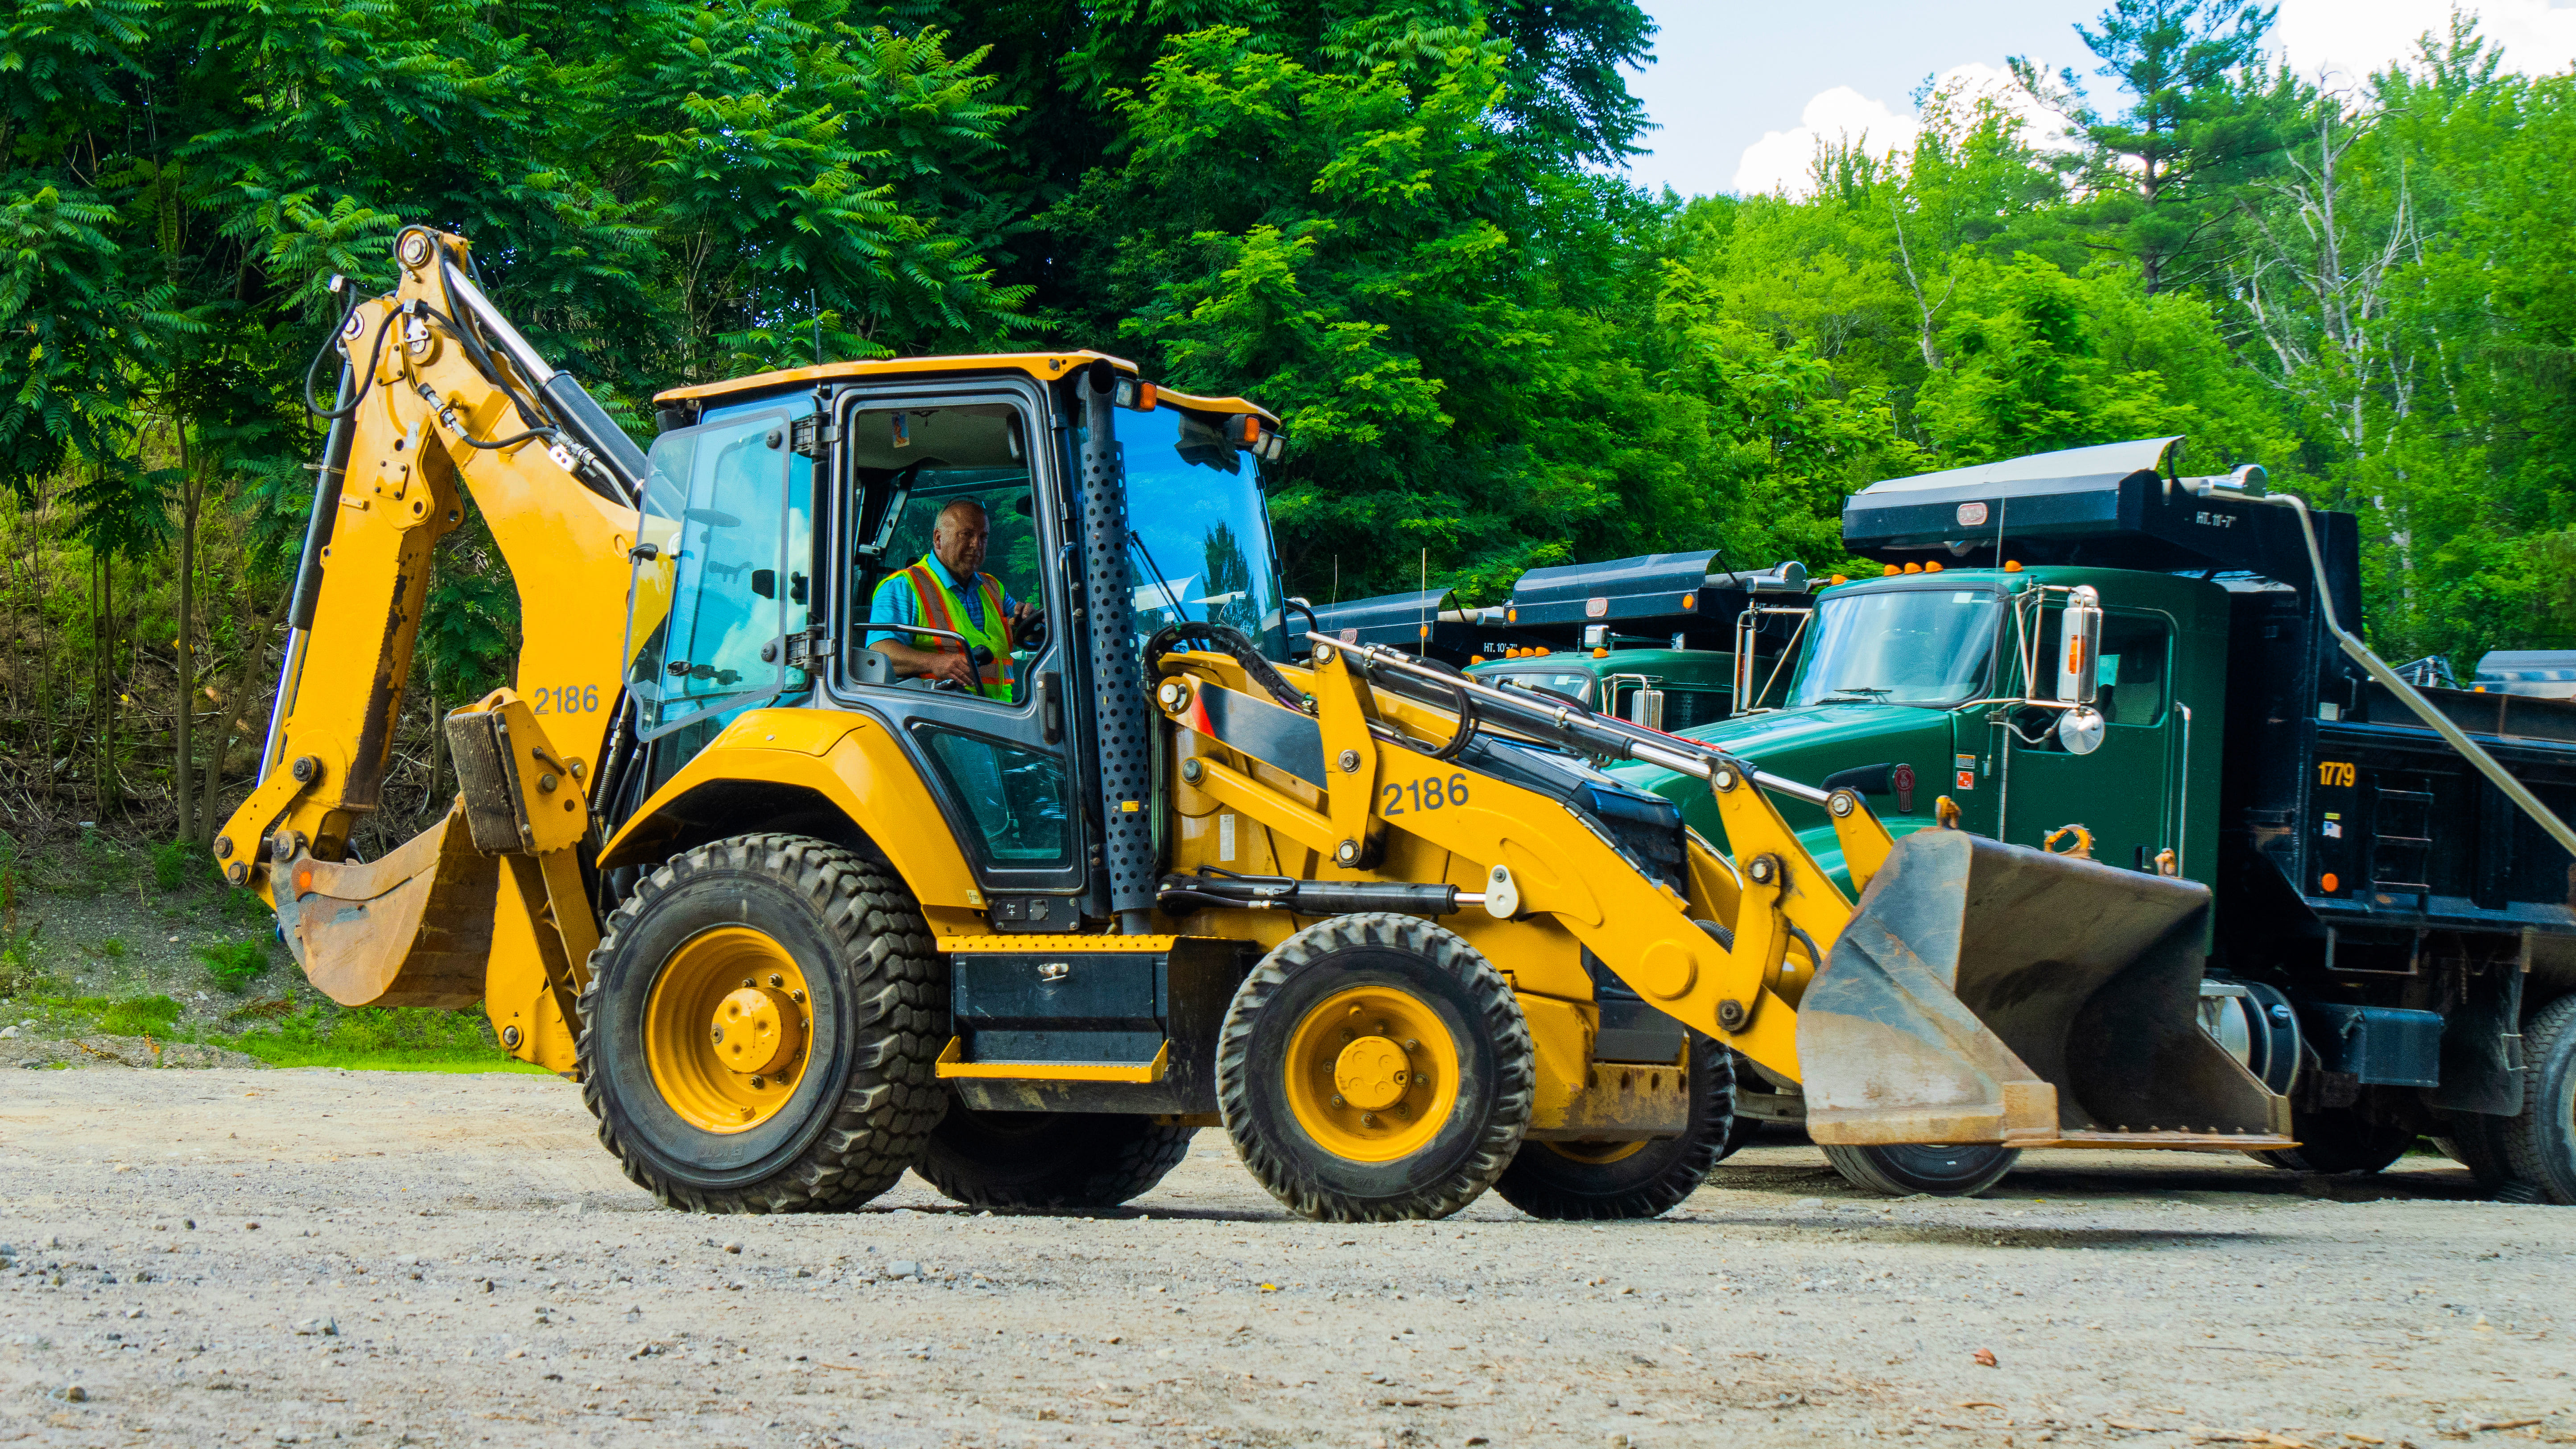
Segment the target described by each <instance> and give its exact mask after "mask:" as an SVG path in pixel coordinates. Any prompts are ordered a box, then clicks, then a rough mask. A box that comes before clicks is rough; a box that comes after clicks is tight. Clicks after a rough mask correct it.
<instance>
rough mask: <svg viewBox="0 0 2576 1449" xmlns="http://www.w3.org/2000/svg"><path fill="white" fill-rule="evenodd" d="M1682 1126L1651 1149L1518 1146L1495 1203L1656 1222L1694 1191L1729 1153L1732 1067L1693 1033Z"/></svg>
mask: <svg viewBox="0 0 2576 1449" xmlns="http://www.w3.org/2000/svg"><path fill="white" fill-rule="evenodd" d="M1684 1072H1685V1081H1684V1089H1685V1090H1686V1091H1688V1092H1689V1094H1690V1119H1689V1123H1688V1125H1687V1126H1685V1127H1684V1128H1683V1129H1682V1133H1681V1135H1680V1136H1678V1137H1665V1138H1660V1139H1657V1140H1655V1141H1651V1142H1523V1143H1522V1144H1521V1149H1520V1151H1519V1152H1517V1153H1515V1154H1513V1156H1512V1165H1511V1166H1509V1167H1507V1168H1504V1169H1503V1175H1502V1176H1501V1177H1499V1178H1496V1179H1495V1180H1494V1191H1496V1192H1498V1193H1501V1194H1502V1195H1503V1200H1504V1201H1505V1202H1508V1203H1510V1204H1511V1205H1512V1206H1514V1207H1516V1208H1519V1209H1520V1210H1521V1211H1522V1212H1525V1213H1528V1214H1529V1215H1530V1216H1531V1217H1534V1218H1546V1219H1549V1220H1551V1221H1556V1222H1610V1221H1616V1220H1622V1219H1634V1218H1651V1217H1660V1216H1662V1215H1663V1214H1664V1213H1666V1212H1669V1211H1671V1210H1672V1208H1673V1207H1674V1206H1675V1205H1677V1204H1679V1203H1680V1202H1681V1201H1682V1200H1683V1199H1685V1198H1687V1197H1689V1196H1690V1195H1691V1194H1692V1193H1693V1192H1696V1191H1697V1190H1698V1189H1699V1185H1700V1183H1701V1182H1702V1181H1703V1180H1705V1179H1706V1178H1707V1177H1708V1170H1709V1169H1710V1168H1712V1167H1714V1166H1716V1165H1717V1160H1718V1159H1719V1158H1721V1157H1724V1156H1725V1155H1726V1154H1727V1152H1728V1151H1729V1150H1730V1149H1729V1148H1728V1146H1727V1144H1728V1143H1729V1142H1731V1141H1733V1140H1734V1135H1733V1128H1734V1125H1735V1063H1734V1061H1733V1059H1732V1057H1731V1056H1730V1054H1729V1053H1728V1051H1727V1049H1726V1048H1724V1047H1722V1046H1719V1045H1718V1044H1717V1043H1715V1042H1713V1041H1710V1040H1709V1039H1708V1038H1707V1037H1704V1036H1701V1035H1699V1034H1698V1033H1697V1032H1693V1033H1692V1034H1691V1037H1690V1055H1689V1056H1688V1057H1687V1058H1686V1059H1685V1063H1684Z"/></svg>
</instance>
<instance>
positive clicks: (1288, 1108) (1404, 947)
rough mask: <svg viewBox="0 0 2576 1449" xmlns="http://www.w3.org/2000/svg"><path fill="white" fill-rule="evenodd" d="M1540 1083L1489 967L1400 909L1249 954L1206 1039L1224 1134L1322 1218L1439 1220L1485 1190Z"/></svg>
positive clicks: (1307, 932) (1508, 1153) (1517, 1136)
mask: <svg viewBox="0 0 2576 1449" xmlns="http://www.w3.org/2000/svg"><path fill="white" fill-rule="evenodd" d="M1536 1083H1537V1068H1536V1066H1535V1065H1534V1064H1533V1061H1532V1054H1531V1048H1530V1038H1529V1027H1528V1024H1527V1023H1526V1022H1524V1021H1523V1020H1522V1018H1521V1009H1520V1003H1519V1002H1518V1001H1517V1000H1515V999H1514V998H1513V996H1512V990H1511V986H1510V984H1509V983H1507V982H1505V981H1504V980H1503V978H1502V975H1501V973H1500V972H1497V971H1496V970H1495V969H1494V967H1493V964H1492V963H1491V962H1489V961H1487V960H1486V959H1485V958H1484V957H1483V956H1482V955H1480V954H1479V953H1478V952H1477V951H1476V949H1475V948H1474V947H1472V946H1470V945H1468V944H1467V943H1466V941H1465V940H1463V939H1461V938H1460V937H1459V936H1458V935H1457V934H1456V933H1455V932H1452V931H1449V930H1445V929H1443V928H1442V927H1439V926H1435V925H1433V924H1431V923H1430V922H1428V921H1424V920H1419V919H1416V918H1415V917H1412V916H1399V915H1393V914H1387V913H1382V912H1369V913H1365V914H1360V915H1350V916H1337V917H1334V918H1333V919H1331V920H1328V921H1324V922H1321V923H1319V924H1316V925H1312V926H1309V927H1307V928H1306V929H1304V930H1302V931H1299V932H1298V933H1297V934H1296V935H1294V936H1291V937H1289V938H1288V939H1287V940H1285V941H1283V942H1281V943H1280V944H1279V946H1278V948H1277V949H1276V950H1274V951H1272V952H1271V953H1270V954H1269V955H1268V956H1265V957H1263V958H1262V961H1261V964H1260V965H1259V966H1256V967H1254V968H1253V971H1252V974H1251V975H1249V976H1247V977H1245V978H1244V982H1243V985H1242V986H1240V987H1238V988H1237V989H1236V991H1235V993H1234V1001H1233V1003H1232V1004H1231V1005H1230V1006H1229V1007H1228V1008H1227V1010H1226V1014H1225V1028H1224V1031H1223V1033H1222V1034H1221V1035H1220V1036H1219V1038H1218V1041H1217V1101H1218V1105H1219V1107H1220V1108H1221V1109H1222V1110H1223V1112H1224V1116H1225V1130H1226V1132H1227V1133H1228V1134H1229V1135H1230V1136H1232V1137H1233V1139H1234V1145H1235V1150H1236V1151H1237V1153H1238V1154H1240V1155H1241V1157H1242V1158H1243V1164H1244V1166H1245V1167H1246V1168H1248V1169H1250V1170H1251V1172H1252V1175H1253V1177H1254V1179H1255V1180H1256V1181H1258V1182H1259V1183H1260V1184H1261V1185H1262V1186H1263V1187H1264V1188H1267V1189H1269V1191H1270V1195H1271V1196H1273V1197H1275V1198H1277V1199H1279V1201H1281V1202H1282V1203H1284V1204H1286V1205H1287V1207H1288V1209H1289V1211H1291V1212H1294V1213H1296V1214H1298V1215H1299V1216H1300V1217H1306V1218H1312V1219H1315V1220H1317V1221H1321V1222H1342V1223H1351V1222H1395V1221H1400V1220H1403V1219H1408V1218H1441V1217H1447V1216H1448V1215H1449V1214H1451V1213H1454V1212H1456V1211H1458V1210H1459V1209H1460V1208H1463V1207H1465V1206H1466V1205H1467V1204H1469V1203H1471V1202H1473V1201H1475V1200H1476V1198H1477V1197H1478V1196H1479V1195H1480V1194H1482V1193H1483V1192H1484V1191H1485V1189H1486V1188H1488V1187H1490V1186H1492V1185H1493V1182H1494V1179H1495V1178H1496V1177H1497V1176H1499V1175H1500V1174H1501V1173H1502V1171H1503V1169H1504V1167H1506V1166H1507V1165H1508V1164H1509V1163H1510V1162H1511V1160H1512V1153H1513V1150H1514V1149H1515V1148H1517V1147H1519V1146H1520V1140H1521V1133H1522V1131H1523V1130H1524V1129H1525V1128H1526V1127H1527V1126H1528V1125H1529V1114H1530V1104H1531V1098H1532V1096H1533V1094H1534V1090H1535V1087H1536Z"/></svg>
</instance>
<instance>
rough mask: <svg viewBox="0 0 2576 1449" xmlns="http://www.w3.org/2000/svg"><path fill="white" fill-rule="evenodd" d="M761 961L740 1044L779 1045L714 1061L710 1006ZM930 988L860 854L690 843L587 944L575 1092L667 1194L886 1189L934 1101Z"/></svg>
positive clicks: (885, 893) (679, 1197)
mask: <svg viewBox="0 0 2576 1449" xmlns="http://www.w3.org/2000/svg"><path fill="white" fill-rule="evenodd" d="M752 963H757V964H752ZM773 968H774V969H773ZM773 975H774V976H775V977H777V978H778V979H779V981H780V984H781V987H782V988H784V989H781V990H779V991H778V992H777V993H776V994H774V995H771V996H768V997H765V998H761V999H760V1000H765V1001H767V1002H768V1003H769V1005H770V1007H771V1011H770V1013H769V1015H770V1023H769V1026H768V1027H766V1028H765V1030H769V1031H771V1032H772V1033H773V1034H771V1035H767V1036H764V1037H763V1038H762V1039H761V1041H760V1043H759V1047H758V1049H759V1050H770V1049H771V1048H772V1047H773V1045H774V1044H775V1042H776V1041H777V1036H776V1035H775V1034H774V1033H775V1032H778V1031H784V1032H786V1034H788V1035H789V1036H792V1037H795V1038H797V1039H798V1044H797V1046H796V1049H795V1050H794V1051H793V1052H791V1053H790V1054H789V1056H790V1059H789V1060H787V1061H785V1062H784V1063H783V1064H775V1065H773V1064H771V1063H768V1062H762V1063H752V1062H749V1061H747V1060H740V1059H733V1060H729V1059H727V1057H726V1056H725V1053H727V1052H735V1053H737V1054H738V1053H739V1052H740V1050H741V1048H740V1047H739V1046H738V1045H729V1044H727V1043H726V1042H725V1040H724V1038H723V1036H722V1034H721V1033H722V1031H723V1029H725V1028H726V1027H727V1024H728V1014H731V1016H732V1017H733V1018H734V1019H747V1018H743V1017H742V1014H741V1013H740V1012H738V1011H735V1006H736V996H735V994H734V991H733V988H734V983H735V982H737V981H745V980H760V981H763V984H766V981H765V980H763V978H767V977H770V976H773ZM701 978H703V979H701ZM946 986H947V983H946V980H945V973H944V970H943V968H942V967H941V965H940V960H939V956H938V954H937V952H936V951H935V950H934V948H933V946H932V943H931V937H930V928H929V926H928V925H927V923H925V922H924V921H923V919H922V916H921V909H920V907H919V906H917V905H915V904H914V903H913V899H912V896H911V894H910V893H909V892H907V891H906V890H905V889H904V888H903V885H902V883H901V882H899V881H897V880H896V879H895V878H894V877H893V876H891V875H888V874H887V873H885V872H884V871H883V870H881V869H879V868H878V867H876V866H874V865H871V864H869V863H868V862H867V861H865V860H862V859H860V858H859V857H858V856H855V855H853V854H851V853H850V852H848V851H846V850H842V849H840V848H839V847H837V846H832V845H827V844H825V843H824V842H822V841H819V840H814V839H811V838H808V837H805V836H797V835H740V836H735V837H734V838H732V839H730V840H720V841H717V842H715V843H713V844H711V845H702V846H700V847H698V848H697V849H695V850H691V851H687V852H685V853H683V854H681V855H679V856H676V857H674V858H673V859H671V860H670V861H668V862H666V863H664V864H663V865H662V866H660V867H659V868H658V869H656V870H654V871H653V872H652V873H651V874H649V875H647V876H646V877H644V879H642V880H641V881H639V882H637V883H636V885H635V888H634V891H633V893H632V894H630V895H629V896H628V897H627V898H626V899H625V900H624V901H623V902H621V903H620V904H619V906H618V907H617V909H616V911H615V912H614V913H612V914H611V915H610V916H609V918H608V929H607V931H606V933H605V934H604V935H603V937H602V938H601V940H600V943H599V948H598V949H597V950H596V951H593V952H592V953H591V957H590V982H589V984H588V985H587V986H586V987H584V988H583V991H582V996H581V1040H580V1045H579V1048H578V1052H579V1060H580V1065H581V1092H582V1101H583V1103H584V1105H586V1106H588V1107H589V1108H590V1110H591V1114H592V1115H593V1116H595V1117H597V1118H598V1119H599V1140H600V1143H601V1144H602V1145H603V1146H605V1147H607V1149H608V1150H609V1151H610V1152H611V1153H613V1154H615V1155H616V1157H617V1159H618V1161H619V1162H620V1163H621V1164H622V1165H623V1166H624V1167H625V1169H626V1175H627V1176H628V1177H631V1178H633V1179H634V1180H635V1181H636V1182H637V1183H638V1184H639V1185H641V1186H642V1187H644V1188H645V1189H646V1190H647V1191H649V1192H651V1193H652V1194H653V1196H654V1197H656V1198H657V1199H659V1200H660V1201H661V1202H662V1203H663V1205H664V1206H666V1207H676V1208H686V1209H690V1210H692V1211H697V1212H736V1213H774V1212H811V1211H818V1210H829V1209H835V1208H848V1207H855V1206H857V1205H858V1204H860V1203H863V1202H865V1201H867V1200H868V1199H869V1198H872V1197H875V1196H876V1195H877V1194H878V1193H881V1192H883V1191H885V1190H886V1189H887V1188H889V1187H892V1186H894V1184H895V1181H896V1179H898V1178H900V1177H902V1176H903V1172H904V1169H905V1168H907V1167H910V1166H911V1165H912V1164H913V1162H914V1161H915V1160H916V1159H917V1158H919V1157H920V1155H921V1151H922V1147H923V1144H924V1142H925V1141H926V1140H927V1139H928V1137H929V1134H930V1129H931V1128H932V1127H934V1126H936V1125H937V1124H938V1122H939V1117H940V1113H941V1112H942V1111H943V1110H944V1109H945V1108H946V1106H947V1101H948V1096H947V1093H946V1092H944V1091H942V1090H940V1087H939V1084H938V1082H937V1081H936V1080H935V1077H934V1074H933V1066H932V1063H933V1062H934V1060H935V1059H936V1057H937V1055H938V1052H939V1049H940V1047H941V1045H942V1044H943V1043H945V1042H946V1040H947V1036H948V1032H947V1016H948V1012H947V997H946ZM741 990H742V991H745V992H752V993H753V994H754V996H755V997H757V996H758V995H759V993H758V992H757V991H756V990H755V988H754V987H752V986H744V987H742V988H741ZM794 993H802V994H803V995H802V998H801V999H791V997H793V995H794ZM745 1000H746V1001H748V1002H749V1004H750V1006H751V1007H752V1011H751V1016H752V1017H758V1016H760V1015H761V1014H762V1013H761V1010H760V1000H752V999H750V998H745ZM799 1016H802V1017H803V1018H804V1020H802V1021H801V1022H800V1021H799V1020H798V1019H797V1018H798V1017H799ZM711 1024H712V1025H713V1026H714V1027H716V1028H717V1029H718V1032H719V1034H718V1036H717V1037H716V1039H715V1041H714V1043H713V1044H710V1042H709V1035H708V1033H709V1029H710V1025H711ZM757 1068H766V1070H755V1069H757ZM754 1083H757V1084H758V1085H757V1086H754V1085H753V1084H754ZM736 1114H739V1115H736Z"/></svg>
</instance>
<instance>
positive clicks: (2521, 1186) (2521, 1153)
mask: <svg viewBox="0 0 2576 1449" xmlns="http://www.w3.org/2000/svg"><path fill="white" fill-rule="evenodd" d="M2522 1059H2523V1061H2524V1062H2526V1063H2528V1064H2529V1075H2528V1076H2526V1077H2525V1078H2524V1080H2523V1088H2522V1111H2521V1112H2520V1113H2519V1114H2517V1115H2515V1116H2511V1117H2499V1118H2496V1119H2495V1129H2494V1130H2495V1139H2494V1140H2495V1143H2496V1145H2497V1146H2498V1147H2501V1148H2503V1149H2504V1153H2503V1156H2504V1163H2503V1165H2504V1167H2505V1169H2506V1171H2507V1172H2508V1173H2510V1174H2511V1176H2510V1179H2509V1180H2508V1181H2506V1182H2505V1183H2503V1184H2502V1185H2501V1186H2500V1188H2499V1191H2498V1195H2499V1196H2501V1197H2505V1198H2508V1199H2511V1200H2513V1201H2517V1202H2544V1203H2552V1204H2555V1205H2557V1206H2559V1207H2576V996H2562V997H2560V998H2558V999H2557V1000H2556V1001H2553V1002H2551V1003H2549V1004H2548V1005H2547V1006H2544V1007H2542V1008H2541V1009H2540V1010H2539V1011H2537V1012H2535V1013H2533V1014H2532V1016H2531V1017H2530V1019H2529V1020H2527V1021H2525V1022H2524V1023H2523V1028H2522Z"/></svg>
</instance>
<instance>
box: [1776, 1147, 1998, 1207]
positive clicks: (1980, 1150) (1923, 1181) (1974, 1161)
mask: <svg viewBox="0 0 2576 1449" xmlns="http://www.w3.org/2000/svg"><path fill="white" fill-rule="evenodd" d="M1820 1145H1821V1144H1820ZM1825 1160H1826V1161H1827V1162H1830V1163H1832V1164H1833V1165H1834V1171H1836V1172H1839V1173H1841V1174H1842V1175H1843V1180H1844V1181H1845V1182H1848V1183H1850V1184H1851V1185H1852V1186H1854V1187H1865V1188H1867V1189H1869V1190H1870V1191H1871V1192H1883V1193H1886V1194H1887V1195H1889V1196H1890V1197H1910V1196H1912V1195H1913V1194H1915V1193H1918V1192H1920V1193H1929V1194H1931V1195H1932V1196H1934V1197H1974V1196H1976V1195H1977V1194H1978V1193H1981V1192H1984V1191H1985V1190H1986V1189H1987V1188H1990V1187H1992V1186H1994V1185H1995V1184H1996V1183H1999V1182H2001V1181H2003V1180H2004V1174H2006V1173H2008V1172H2010V1171H2012V1170H2013V1164H2014V1163H2016V1162H2019V1161H2020V1160H2021V1149H2020V1148H2018V1147H1998V1146H1996V1145H1994V1144H1993V1143H1990V1142H1970V1143H1965V1144H1962V1145H1960V1146H1956V1147H1951V1146H1936V1145H1932V1144H1923V1145H1919V1146H1905V1147H1827V1148H1825Z"/></svg>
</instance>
